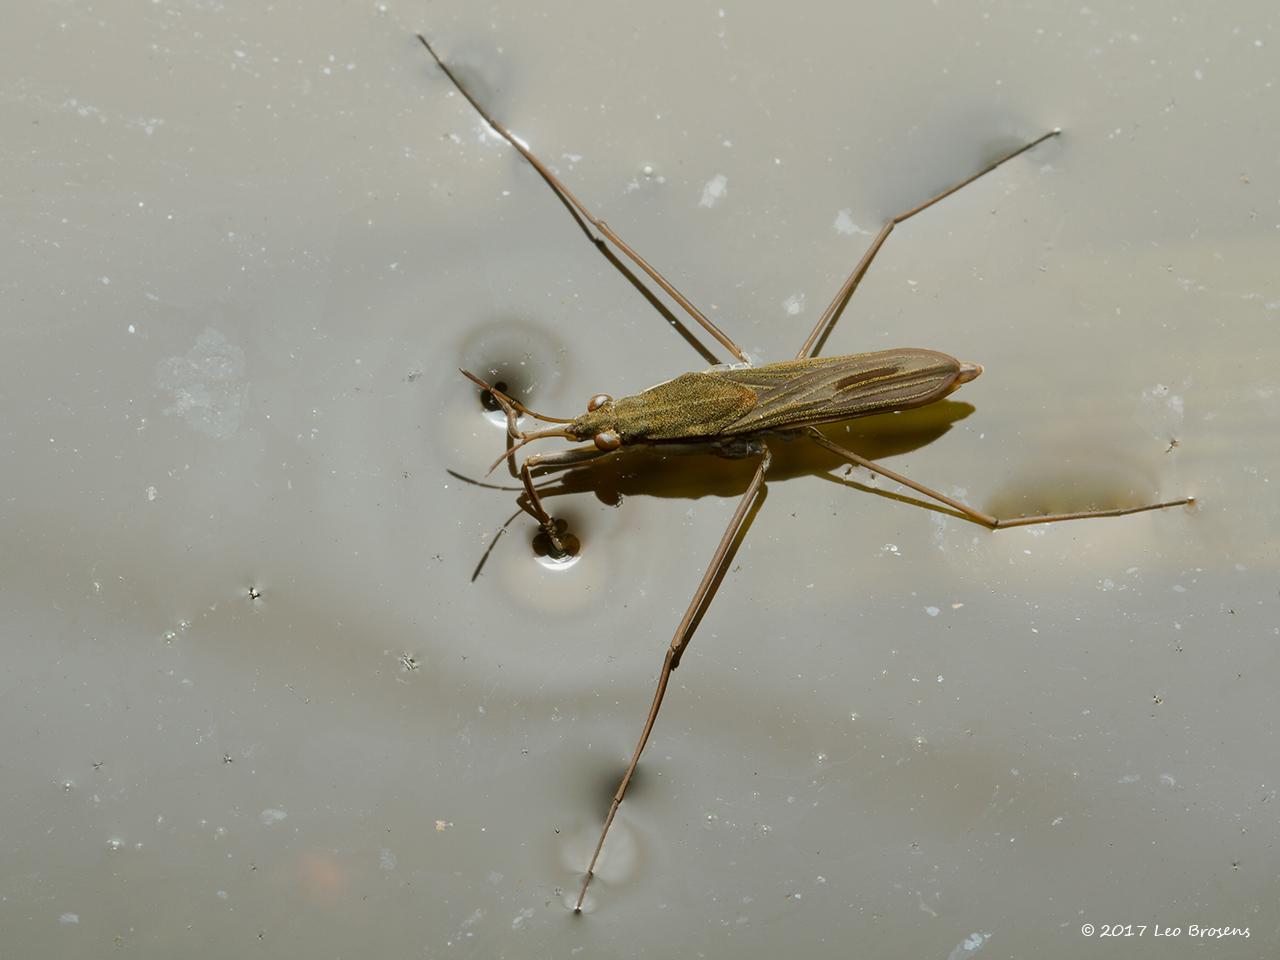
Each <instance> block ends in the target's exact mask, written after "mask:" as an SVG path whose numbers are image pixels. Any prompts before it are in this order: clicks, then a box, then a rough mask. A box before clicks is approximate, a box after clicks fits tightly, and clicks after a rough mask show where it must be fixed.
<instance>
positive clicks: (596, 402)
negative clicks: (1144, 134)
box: [587, 393, 613, 449]
mask: <svg viewBox="0 0 1280 960" xmlns="http://www.w3.org/2000/svg"><path fill="white" fill-rule="evenodd" d="M612 400H613V397H611V396H609V395H608V394H607V393H597V394H596V395H595V396H594V397H592V398H591V399H590V400H588V401H587V413H595V412H596V411H597V410H599V409H600V408H601V407H603V406H604V405H605V404H606V403H609V402H611V401H612ZM602 449H603V448H602Z"/></svg>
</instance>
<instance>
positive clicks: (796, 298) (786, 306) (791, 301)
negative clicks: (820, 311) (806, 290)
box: [782, 293, 804, 317]
mask: <svg viewBox="0 0 1280 960" xmlns="http://www.w3.org/2000/svg"><path fill="white" fill-rule="evenodd" d="M782 309H783V310H785V311H787V314H788V316H792V317H795V316H799V314H800V311H801V310H803V309H804V294H803V293H793V294H792V295H791V296H789V297H787V299H785V300H783V301H782Z"/></svg>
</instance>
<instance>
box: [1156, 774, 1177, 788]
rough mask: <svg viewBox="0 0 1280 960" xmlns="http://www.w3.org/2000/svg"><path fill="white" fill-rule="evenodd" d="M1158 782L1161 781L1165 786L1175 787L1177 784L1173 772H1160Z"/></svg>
mask: <svg viewBox="0 0 1280 960" xmlns="http://www.w3.org/2000/svg"><path fill="white" fill-rule="evenodd" d="M1160 782H1161V783H1163V784H1164V785H1165V786H1166V787H1176V786H1177V785H1178V781H1177V780H1176V779H1175V778H1174V776H1173V774H1171V773H1162V774H1160Z"/></svg>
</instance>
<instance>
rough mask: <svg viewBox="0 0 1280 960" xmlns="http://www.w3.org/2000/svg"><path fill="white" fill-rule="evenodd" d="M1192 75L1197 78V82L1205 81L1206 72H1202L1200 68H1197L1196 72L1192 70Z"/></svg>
mask: <svg viewBox="0 0 1280 960" xmlns="http://www.w3.org/2000/svg"><path fill="white" fill-rule="evenodd" d="M1191 75H1192V76H1193V77H1195V78H1196V79H1197V80H1203V79H1204V71H1203V70H1201V69H1200V68H1199V67H1196V68H1195V69H1194V70H1192V71H1191Z"/></svg>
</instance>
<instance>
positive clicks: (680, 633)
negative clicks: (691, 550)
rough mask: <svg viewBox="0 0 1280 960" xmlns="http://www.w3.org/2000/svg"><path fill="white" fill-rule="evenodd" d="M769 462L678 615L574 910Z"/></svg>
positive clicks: (579, 905)
mask: <svg viewBox="0 0 1280 960" xmlns="http://www.w3.org/2000/svg"><path fill="white" fill-rule="evenodd" d="M769 461H770V456H769V449H768V447H766V448H765V451H764V457H763V458H762V459H761V461H760V465H759V466H758V467H756V472H755V476H753V477H752V478H751V483H750V484H748V485H747V492H746V493H744V494H743V495H742V499H741V500H739V501H738V507H737V509H736V510H734V512H733V517H732V518H731V519H730V520H729V526H727V527H726V528H725V531H724V536H723V537H721V538H720V545H719V546H717V547H716V552H715V553H714V554H713V555H712V557H711V563H710V564H708V565H707V569H706V572H705V573H703V574H702V580H701V581H700V582H699V583H698V589H697V590H695V591H694V593H693V599H692V600H690V601H689V608H688V609H687V610H685V612H684V616H683V617H681V618H680V623H679V625H678V626H677V627H676V632H675V635H674V636H673V637H672V638H671V646H670V647H668V648H667V653H666V656H665V657H663V660H662V672H661V673H660V674H658V687H657V689H656V690H655V691H654V692H653V705H652V706H651V707H650V708H649V716H648V717H646V718H645V721H644V729H643V730H641V731H640V740H639V741H638V742H637V743H636V749H635V752H634V753H632V754H631V763H629V764H628V765H627V771H626V773H624V774H623V775H622V782H621V783H619V784H618V790H617V792H616V793H614V795H613V801H612V802H611V803H610V804H609V813H608V815H607V816H606V817H605V820H604V828H603V829H602V830H601V831H600V839H599V841H598V842H597V843H596V849H595V852H594V853H593V854H592V855H591V862H590V863H589V864H588V865H587V875H586V877H584V878H583V880H582V889H581V890H580V891H578V902H577V904H575V906H574V908H573V909H574V910H575V911H581V910H582V901H583V898H585V897H586V895H587V887H588V886H589V885H590V884H591V878H592V877H593V876H595V870H596V861H597V860H599V859H600V851H601V850H603V849H604V838H605V837H607V836H608V835H609V828H610V827H611V826H613V818H614V817H615V816H616V815H617V813H618V807H619V806H621V805H622V798H623V797H625V796H626V794H627V787H628V786H630V784H631V778H632V777H633V776H634V775H635V772H636V767H637V766H639V764H640V754H642V753H643V752H644V748H645V744H647V743H648V742H649V734H650V733H651V732H652V731H653V724H654V722H655V721H656V720H657V719H658V711H659V710H660V709H661V708H662V698H663V697H664V696H666V693H667V682H668V681H669V680H670V679H671V671H672V670H674V669H675V668H676V667H678V666H680V657H681V656H682V655H683V654H684V651H685V648H686V647H687V646H688V645H689V640H690V639H691V638H692V636H693V629H692V627H693V623H694V621H695V620H696V619H697V617H698V613H699V611H701V610H702V608H703V606H704V605H705V604H706V602H707V596H708V594H709V593H710V592H711V587H712V585H713V584H714V583H715V581H716V575H717V574H718V573H719V571H720V568H721V566H722V565H723V564H724V560H725V557H726V556H727V555H728V553H729V548H730V547H731V546H733V541H734V540H735V539H736V538H737V536H738V533H739V532H740V531H741V530H742V524H743V521H744V520H745V519H746V516H747V511H748V510H749V509H751V503H752V501H753V500H755V498H756V495H757V494H758V493H759V492H760V488H761V487H762V486H764V474H765V471H766V470H768V469H769Z"/></svg>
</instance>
